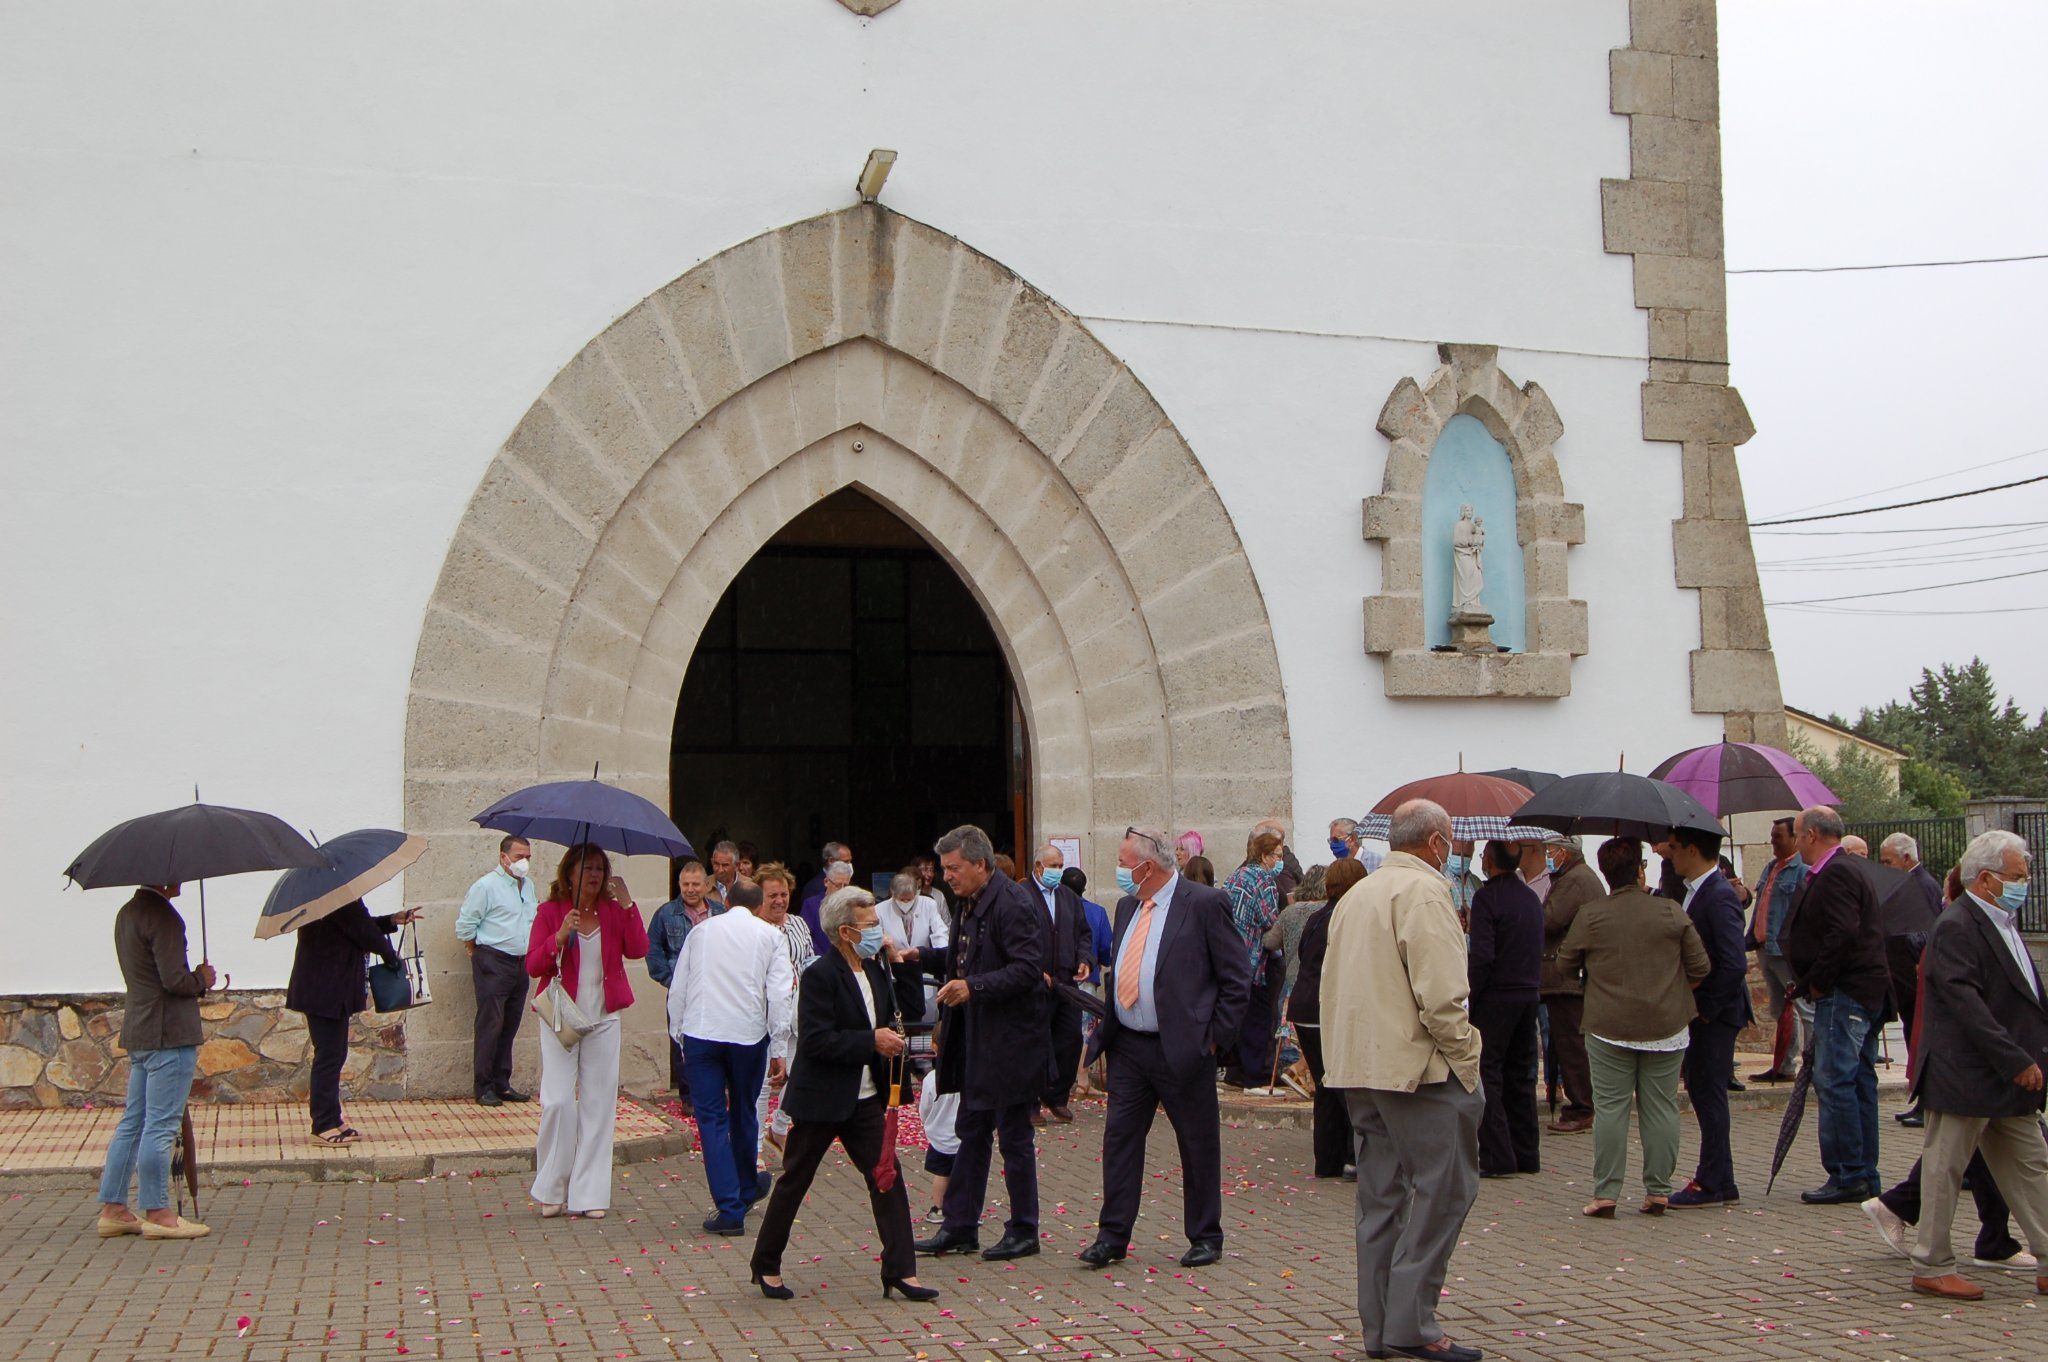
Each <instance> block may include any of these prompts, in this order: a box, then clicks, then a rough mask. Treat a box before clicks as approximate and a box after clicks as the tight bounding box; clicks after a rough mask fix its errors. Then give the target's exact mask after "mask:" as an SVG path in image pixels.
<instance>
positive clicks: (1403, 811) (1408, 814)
mask: <svg viewBox="0 0 2048 1362" xmlns="http://www.w3.org/2000/svg"><path fill="white" fill-rule="evenodd" d="M1432 835H1441V836H1442V837H1443V839H1444V840H1445V841H1450V840H1452V839H1451V816H1450V815H1449V814H1447V813H1445V812H1444V806H1443V805H1441V804H1438V803H1436V802H1435V801H1434V800H1429V799H1411V800H1409V801H1408V802H1407V803H1406V804H1403V805H1402V806H1401V807H1400V808H1398V809H1395V810H1394V817H1393V821H1392V824H1391V826H1389V827H1388V829H1387V845H1388V846H1390V847H1392V848H1394V850H1396V851H1406V850H1408V849H1409V848H1410V847H1419V846H1421V845H1423V844H1424V843H1425V842H1427V841H1429V839H1430V837H1431V836H1432Z"/></svg>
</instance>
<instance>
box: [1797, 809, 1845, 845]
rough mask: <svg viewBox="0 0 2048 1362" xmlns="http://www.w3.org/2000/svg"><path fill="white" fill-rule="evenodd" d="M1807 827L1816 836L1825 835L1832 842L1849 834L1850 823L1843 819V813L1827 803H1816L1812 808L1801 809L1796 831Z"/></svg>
mask: <svg viewBox="0 0 2048 1362" xmlns="http://www.w3.org/2000/svg"><path fill="white" fill-rule="evenodd" d="M1802 827H1803V828H1805V829H1806V830H1807V831H1808V832H1810V833H1812V834H1813V835H1814V836H1816V837H1825V838H1826V839H1827V840H1828V841H1830V842H1839V841H1841V840H1842V838H1844V837H1845V836H1847V835H1848V832H1849V825H1848V824H1847V823H1844V822H1843V821H1842V815H1840V814H1839V813H1836V812H1835V811H1834V810H1833V809H1831V808H1829V807H1828V806H1827V805H1825V804H1816V805H1814V806H1813V807H1812V808H1810V809H1801V810H1800V811H1799V821H1798V822H1797V823H1796V824H1794V825H1793V828H1794V831H1797V830H1798V829H1799V828H1802Z"/></svg>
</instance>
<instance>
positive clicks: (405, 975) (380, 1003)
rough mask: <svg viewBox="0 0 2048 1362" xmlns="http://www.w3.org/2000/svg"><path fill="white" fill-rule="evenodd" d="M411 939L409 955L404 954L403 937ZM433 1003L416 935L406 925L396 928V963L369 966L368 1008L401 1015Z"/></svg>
mask: <svg viewBox="0 0 2048 1362" xmlns="http://www.w3.org/2000/svg"><path fill="white" fill-rule="evenodd" d="M408 932H410V933H411V936H412V954H411V955H407V954H406V953H405V942H406V935H407V933H408ZM432 1001H434V993H433V990H432V989H431V988H429V987H428V986H427V969H426V961H425V960H424V958H423V953H422V952H421V950H420V934H419V932H418V931H417V930H416V929H414V928H413V927H412V925H411V924H410V923H408V924H407V925H406V926H404V927H400V928H399V929H398V963H397V964H395V965H387V964H385V963H384V962H383V961H382V960H379V961H378V962H377V963H376V964H374V965H372V966H370V1005H371V1006H372V1007H374V1008H375V1009H376V1010H377V1011H379V1012H403V1011H405V1010H406V1009H407V1008H412V1007H424V1006H425V1005H426V1004H428V1003H430V1002H432Z"/></svg>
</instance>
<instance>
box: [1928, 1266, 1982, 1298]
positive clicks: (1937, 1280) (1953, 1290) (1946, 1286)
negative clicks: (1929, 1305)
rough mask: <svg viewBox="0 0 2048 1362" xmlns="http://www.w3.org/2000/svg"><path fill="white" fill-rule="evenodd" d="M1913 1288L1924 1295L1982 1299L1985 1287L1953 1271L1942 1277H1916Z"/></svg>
mask: <svg viewBox="0 0 2048 1362" xmlns="http://www.w3.org/2000/svg"><path fill="white" fill-rule="evenodd" d="M1913 1289H1914V1290H1915V1291H1918V1292H1919V1293H1920V1294H1921V1295H1923V1296H1940V1297H1942V1298H1943V1299H1944V1300H1952V1301H1981V1300H1983V1299H1984V1288H1983V1287H1981V1286H1972V1285H1971V1284H1970V1283H1968V1282H1966V1281H1964V1280H1963V1279H1962V1278H1961V1277H1958V1276H1957V1275H1956V1274H1955V1273H1953V1272H1951V1273H1948V1274H1947V1275H1945V1276H1941V1277H1915V1278H1914V1279H1913Z"/></svg>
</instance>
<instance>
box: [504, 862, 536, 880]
mask: <svg viewBox="0 0 2048 1362" xmlns="http://www.w3.org/2000/svg"><path fill="white" fill-rule="evenodd" d="M505 868H506V869H507V870H509V871H511V872H512V875H513V878H515V879H521V880H523V879H525V878H526V872H527V871H529V870H531V869H533V862H532V861H529V860H527V859H526V857H524V856H521V857H520V858H519V859H518V860H516V861H514V862H512V864H511V865H508V866H506V867H505Z"/></svg>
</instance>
